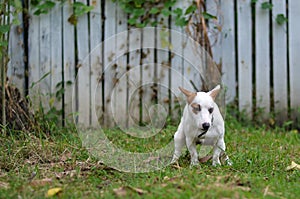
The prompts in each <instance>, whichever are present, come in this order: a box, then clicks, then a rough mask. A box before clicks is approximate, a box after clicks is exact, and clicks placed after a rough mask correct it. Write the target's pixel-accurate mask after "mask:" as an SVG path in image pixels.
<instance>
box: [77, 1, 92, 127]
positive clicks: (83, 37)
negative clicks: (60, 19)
mask: <svg viewBox="0 0 300 199" xmlns="http://www.w3.org/2000/svg"><path fill="white" fill-rule="evenodd" d="M80 2H83V3H85V4H86V3H87V1H86V0H80ZM88 24H89V18H88V15H83V16H81V17H80V18H79V19H78V24H77V26H76V27H77V38H76V39H77V41H76V42H77V53H78V55H77V57H78V63H77V67H78V75H77V96H76V98H77V100H78V101H77V103H78V109H77V110H78V113H79V114H78V122H79V124H82V125H84V126H90V121H91V88H90V74H91V73H90V57H89V56H88V55H89V53H90V45H89V25H88Z"/></svg>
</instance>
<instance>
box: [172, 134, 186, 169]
mask: <svg viewBox="0 0 300 199" xmlns="http://www.w3.org/2000/svg"><path fill="white" fill-rule="evenodd" d="M174 145H175V150H174V155H173V159H172V161H171V164H173V163H175V162H177V160H178V159H179V157H180V155H181V151H182V148H183V147H184V145H185V135H184V133H183V132H182V131H176V133H175V135H174Z"/></svg>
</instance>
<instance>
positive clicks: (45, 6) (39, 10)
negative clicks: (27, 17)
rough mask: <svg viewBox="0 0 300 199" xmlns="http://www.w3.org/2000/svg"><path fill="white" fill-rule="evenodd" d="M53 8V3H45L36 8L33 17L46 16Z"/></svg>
mask: <svg viewBox="0 0 300 199" xmlns="http://www.w3.org/2000/svg"><path fill="white" fill-rule="evenodd" d="M54 6H55V3H54V2H52V1H45V2H44V3H42V4H39V5H37V6H36V11H35V12H34V13H33V14H34V15H41V14H47V13H48V12H49V11H50V10H51V9H52V8H53V7H54Z"/></svg>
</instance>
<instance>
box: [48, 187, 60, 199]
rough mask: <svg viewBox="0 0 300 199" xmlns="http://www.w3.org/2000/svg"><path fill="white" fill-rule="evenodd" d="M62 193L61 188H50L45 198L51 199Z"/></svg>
mask: <svg viewBox="0 0 300 199" xmlns="http://www.w3.org/2000/svg"><path fill="white" fill-rule="evenodd" d="M60 192H62V188H52V189H49V190H48V191H47V194H46V197H52V196H55V195H57V194H59V193H60Z"/></svg>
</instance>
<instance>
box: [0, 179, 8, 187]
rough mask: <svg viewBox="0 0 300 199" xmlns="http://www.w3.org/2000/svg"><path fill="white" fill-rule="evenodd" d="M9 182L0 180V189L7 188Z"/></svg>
mask: <svg viewBox="0 0 300 199" xmlns="http://www.w3.org/2000/svg"><path fill="white" fill-rule="evenodd" d="M8 188H9V184H8V183H7V182H1V181H0V189H8Z"/></svg>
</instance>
